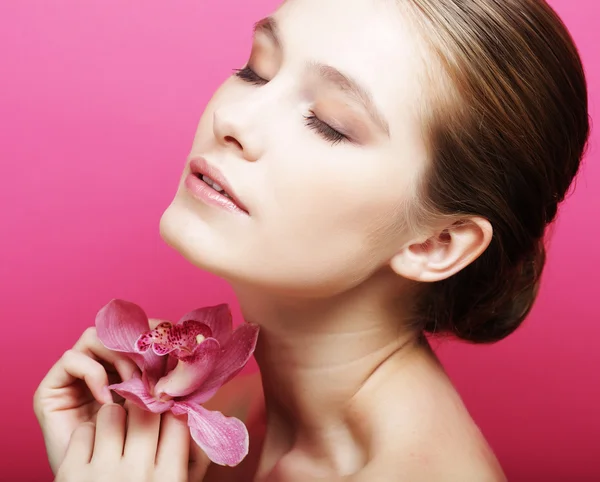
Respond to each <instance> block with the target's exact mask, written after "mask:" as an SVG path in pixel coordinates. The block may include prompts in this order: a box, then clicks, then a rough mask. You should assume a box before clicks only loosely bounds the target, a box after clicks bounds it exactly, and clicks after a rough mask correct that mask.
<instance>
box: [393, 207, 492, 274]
mask: <svg viewBox="0 0 600 482" xmlns="http://www.w3.org/2000/svg"><path fill="white" fill-rule="evenodd" d="M492 235H493V229H492V226H491V224H490V223H489V221H487V220H486V219H483V218H481V217H471V218H468V219H463V220H461V221H458V222H456V223H454V224H452V225H451V226H448V227H446V228H445V229H443V230H441V231H438V232H437V233H435V234H434V235H433V236H431V237H430V238H429V239H427V240H425V241H421V242H415V243H412V244H409V245H408V246H406V247H404V248H402V250H400V251H399V252H398V253H396V255H394V257H393V258H392V259H391V260H390V267H391V268H392V270H394V271H395V272H396V273H397V274H398V275H400V276H402V277H403V278H406V279H410V280H413V281H421V282H434V281H440V280H443V279H446V278H449V277H450V276H452V275H453V274H455V273H457V272H458V271H460V270H461V269H463V268H464V267H465V266H467V265H469V264H470V263H472V262H473V261H475V260H476V259H477V258H478V257H479V256H480V255H481V254H482V253H483V252H484V251H485V250H486V248H487V247H488V246H489V244H490V242H491V240H492Z"/></svg>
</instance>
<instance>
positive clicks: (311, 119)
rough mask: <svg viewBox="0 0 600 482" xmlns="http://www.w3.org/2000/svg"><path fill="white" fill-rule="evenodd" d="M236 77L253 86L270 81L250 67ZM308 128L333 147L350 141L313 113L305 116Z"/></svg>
mask: <svg viewBox="0 0 600 482" xmlns="http://www.w3.org/2000/svg"><path fill="white" fill-rule="evenodd" d="M234 72H235V74H234V75H235V76H236V77H238V78H240V79H241V80H243V81H244V82H248V83H249V84H253V85H265V84H266V83H267V82H268V81H267V80H265V79H263V78H262V77H260V76H259V75H258V74H257V73H256V72H254V71H253V70H252V69H251V68H250V67H244V68H243V69H234ZM304 119H305V121H306V122H305V123H306V126H307V127H308V128H309V129H312V130H314V131H315V132H317V134H319V135H320V136H321V137H323V138H324V139H325V140H327V141H329V142H331V143H332V144H333V145H336V144H339V143H341V142H344V141H347V140H349V139H348V137H346V136H345V135H344V134H342V133H341V132H338V131H336V130H335V129H334V128H333V127H331V126H330V125H329V124H326V123H325V122H323V121H322V120H321V119H319V118H318V117H317V116H316V115H315V113H314V112H311V113H310V115H305V116H304Z"/></svg>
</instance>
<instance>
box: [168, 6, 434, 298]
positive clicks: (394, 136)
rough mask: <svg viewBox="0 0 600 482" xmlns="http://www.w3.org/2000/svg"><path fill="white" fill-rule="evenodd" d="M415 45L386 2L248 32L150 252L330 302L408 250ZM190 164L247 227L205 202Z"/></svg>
mask: <svg viewBox="0 0 600 482" xmlns="http://www.w3.org/2000/svg"><path fill="white" fill-rule="evenodd" d="M418 42H419V41H418V40H417V36H416V35H415V34H414V32H413V31H411V30H410V29H409V28H408V25H407V22H406V18H403V15H402V13H401V11H400V9H399V8H398V6H397V5H396V2H393V1H385V0H380V1H373V0H352V1H348V0H327V1H323V0H288V1H287V2H285V3H284V4H283V5H282V6H281V7H280V8H279V9H278V10H277V11H276V12H275V13H274V15H273V16H272V17H270V19H266V20H263V21H261V22H259V24H257V30H256V33H255V38H254V42H253V46H252V52H251V55H250V57H249V60H248V64H247V66H246V68H244V69H243V70H242V71H241V72H239V75H234V76H232V77H231V78H229V79H228V80H227V81H225V83H224V84H223V85H222V86H221V87H220V88H219V89H218V90H217V92H216V93H215V94H214V96H213V98H212V100H211V101H210V103H209V104H208V106H207V108H206V110H205V112H204V114H203V116H202V118H201V120H200V123H199V125H198V129H197V132H196V135H195V138H194V143H193V146H192V149H191V153H190V156H189V159H188V162H187V164H186V167H185V169H184V172H183V176H182V180H181V183H180V186H179V189H178V191H177V194H176V196H175V199H174V200H173V203H172V204H171V206H169V208H168V209H167V210H166V212H165V213H164V215H163V218H162V220H161V231H162V235H163V237H164V239H165V240H166V241H167V242H168V243H169V244H171V245H172V246H174V247H175V248H176V249H178V250H179V251H180V252H181V253H182V254H183V255H184V256H185V257H186V258H188V259H189V260H190V261H191V262H193V263H194V264H196V265H198V266H200V267H202V268H205V269H208V270H209V271H212V272H214V273H216V274H218V275H220V276H222V277H224V278H226V279H230V280H231V281H237V282H243V283H252V284H256V285H259V286H262V287H264V288H271V289H277V290H280V291H285V292H288V293H290V294H301V295H311V296H325V295H331V294H334V293H337V292H341V291H344V290H347V289H349V288H351V287H353V286H355V285H357V284H359V283H360V282H362V281H364V280H365V279H367V278H368V277H370V276H371V275H372V274H373V273H375V272H376V271H378V270H379V269H381V268H382V267H383V266H385V265H386V264H387V263H388V262H389V260H390V258H391V257H392V256H393V255H394V254H395V253H396V252H397V251H398V250H399V249H401V248H402V247H403V246H405V245H407V244H408V243H409V242H411V236H412V234H411V232H410V231H409V230H408V229H407V227H406V224H405V222H404V221H405V212H406V206H407V205H410V204H411V203H412V202H414V197H415V194H414V191H415V189H414V188H415V185H416V180H417V179H418V177H419V176H420V175H421V173H422V171H423V169H424V167H425V166H426V153H425V143H424V140H423V139H422V133H421V129H420V120H419V114H418V112H419V105H420V103H421V85H420V82H421V78H422V76H421V75H420V73H421V72H422V70H423V66H422V62H421V58H422V57H421V55H420V53H419V52H421V48H420V45H419V43H418ZM200 158H204V159H205V161H206V162H207V163H208V164H209V165H210V166H212V167H213V168H215V169H217V170H218V171H220V173H221V174H222V176H223V177H224V178H225V179H226V181H227V184H228V185H229V188H228V190H229V191H233V193H235V194H234V196H235V198H236V199H237V200H238V204H243V206H244V208H245V210H246V211H247V213H246V212H242V211H240V210H231V209H228V208H227V206H225V207H223V205H226V204H227V202H228V201H227V200H223V199H222V198H221V200H220V201H222V202H221V203H219V200H217V202H214V203H213V202H210V201H209V202H207V201H206V199H205V196H207V195H208V196H209V197H212V198H214V197H215V196H217V194H216V193H215V192H214V191H210V188H208V186H207V185H206V184H205V183H204V182H203V181H201V180H200V179H198V178H197V177H196V176H194V173H195V172H196V171H197V170H198V169H200V170H201V171H202V169H201V168H200V167H199V166H200V165H201V163H198V162H197V160H198V159H200ZM190 161H191V162H190ZM213 177H216V175H214V176H213ZM207 190H208V191H207ZM219 204H221V205H219ZM229 207H231V206H229Z"/></svg>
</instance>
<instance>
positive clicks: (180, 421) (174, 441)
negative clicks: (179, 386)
mask: <svg viewBox="0 0 600 482" xmlns="http://www.w3.org/2000/svg"><path fill="white" fill-rule="evenodd" d="M189 455H190V429H189V428H188V426H187V422H186V420H185V417H176V416H175V415H173V414H172V413H171V412H167V413H164V414H163V416H162V419H161V425H160V438H159V442H158V451H157V453H156V469H157V471H158V472H159V473H160V474H162V473H165V474H168V473H172V474H173V478H174V480H188V478H187V474H188V463H189ZM189 480H202V479H201V478H198V479H192V478H190V479H189Z"/></svg>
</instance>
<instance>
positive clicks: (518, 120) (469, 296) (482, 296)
mask: <svg viewBox="0 0 600 482" xmlns="http://www.w3.org/2000/svg"><path fill="white" fill-rule="evenodd" d="M403 2H404V3H405V4H406V5H409V6H410V7H412V8H409V9H408V10H410V11H411V13H413V14H414V15H413V17H414V19H416V22H417V27H418V31H419V33H420V34H421V35H422V36H423V38H424V39H425V40H426V44H427V47H428V50H429V51H432V52H434V54H435V55H436V58H437V60H438V62H429V63H428V67H427V69H426V70H427V76H428V82H427V83H426V84H427V85H428V88H427V90H428V92H427V94H426V99H427V102H426V108H425V112H424V113H423V123H424V128H425V138H426V141H427V143H428V149H429V156H430V161H431V163H430V165H429V166H428V168H427V170H426V172H425V174H424V176H423V178H422V181H421V186H420V193H419V197H420V203H419V204H420V206H421V212H422V214H423V213H427V212H429V213H431V212H435V213H437V214H438V215H442V216H450V217H457V216H458V218H460V217H463V218H465V217H467V216H474V215H476V216H481V217H484V218H485V219H487V220H488V221H489V222H490V224H491V225H492V227H493V231H494V234H493V237H492V240H491V243H490V245H489V247H488V248H487V249H486V250H485V252H484V253H483V254H482V255H481V256H480V257H479V258H478V259H477V260H475V261H474V262H473V263H471V264H470V265H468V266H467V267H465V268H464V269H462V270H461V271H460V272H458V273H457V274H455V275H454V276H452V277H450V278H448V279H446V280H443V281H439V282H436V283H432V284H430V285H429V286H427V287H426V288H425V289H424V290H423V291H422V293H421V296H420V297H419V302H418V303H417V312H418V317H419V319H420V320H422V322H421V323H422V328H423V330H424V331H426V332H431V333H446V334H448V333H449V334H452V335H455V336H456V337H458V338H460V339H462V340H466V341H469V342H475V343H491V342H496V341H499V340H501V339H503V338H504V337H506V336H508V335H509V334H510V333H512V332H513V331H514V330H515V329H516V328H517V327H518V326H519V325H520V324H521V323H522V321H523V320H524V319H525V317H526V316H527V315H528V313H529V312H530V310H531V308H532V306H533V303H534V301H535V298H536V296H537V292H538V287H539V285H540V277H541V274H542V270H543V267H544V263H545V258H546V255H545V245H544V234H545V230H546V227H547V226H548V225H550V224H551V223H552V222H553V220H554V219H555V217H556V214H557V209H558V205H559V203H560V202H561V201H562V200H563V199H564V198H565V196H566V194H567V193H568V191H569V188H570V186H571V184H572V181H573V179H574V178H575V176H576V174H577V172H578V169H579V166H580V162H581V159H582V157H583V155H584V152H585V150H586V145H587V140H588V137H589V130H590V125H589V117H588V97H587V87H586V81H585V75H584V71H583V66H582V63H581V59H580V57H579V54H578V51H577V49H576V47H575V44H574V42H573V39H572V38H571V36H570V34H569V32H568V31H567V28H566V27H565V25H564V24H563V22H562V21H561V20H560V18H559V17H558V15H557V14H556V13H555V12H554V11H553V10H552V8H551V7H550V6H549V5H548V4H547V3H546V2H545V1H544V0H403ZM434 64H436V65H434Z"/></svg>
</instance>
